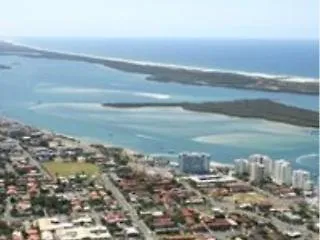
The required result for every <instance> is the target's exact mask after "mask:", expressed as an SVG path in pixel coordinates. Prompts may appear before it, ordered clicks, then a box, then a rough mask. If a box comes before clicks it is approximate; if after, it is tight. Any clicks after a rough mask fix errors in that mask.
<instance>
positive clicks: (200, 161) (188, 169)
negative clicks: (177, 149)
mask: <svg viewBox="0 0 320 240" xmlns="http://www.w3.org/2000/svg"><path fill="white" fill-rule="evenodd" d="M179 160H180V170H181V171H182V172H185V173H192V174H205V173H208V172H209V171H210V155H208V154H206V153H195V152H192V153H189V152H186V153H180V154H179Z"/></svg>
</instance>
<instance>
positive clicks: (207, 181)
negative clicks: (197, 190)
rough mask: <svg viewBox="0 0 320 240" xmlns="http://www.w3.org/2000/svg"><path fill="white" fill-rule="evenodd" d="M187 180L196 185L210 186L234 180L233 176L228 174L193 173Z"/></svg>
mask: <svg viewBox="0 0 320 240" xmlns="http://www.w3.org/2000/svg"><path fill="white" fill-rule="evenodd" d="M189 180H190V181H191V182H193V183H194V184H195V185H196V186H197V187H210V186H215V185H217V184H224V183H231V182H235V181H236V179H235V178H234V177H231V176H228V175H193V176H190V177H189Z"/></svg>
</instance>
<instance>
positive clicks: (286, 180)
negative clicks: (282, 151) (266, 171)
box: [272, 159, 292, 186]
mask: <svg viewBox="0 0 320 240" xmlns="http://www.w3.org/2000/svg"><path fill="white" fill-rule="evenodd" d="M272 178H273V181H274V182H275V183H276V184H279V185H283V184H285V185H288V186H290V185H291V184H292V167H291V164H290V162H288V161H285V160H283V159H281V160H277V161H275V162H274V170H273V174H272Z"/></svg>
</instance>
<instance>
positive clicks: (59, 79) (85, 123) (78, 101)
mask: <svg viewBox="0 0 320 240" xmlns="http://www.w3.org/2000/svg"><path fill="white" fill-rule="evenodd" d="M12 62H18V63H19V64H17V65H15V66H14V67H13V69H11V70H8V71H0V86H1V88H0V101H1V102H0V111H1V112H2V114H4V115H6V116H9V117H13V118H15V119H19V120H22V121H24V122H26V123H29V124H32V125H34V126H37V127H41V128H47V129H51V130H54V131H57V132H61V133H65V134H70V135H73V136H78V137H82V138H85V139H89V140H92V141H103V142H106V143H113V144H116V145H119V146H124V147H128V148H131V149H134V150H138V151H143V152H146V153H167V152H169V151H172V150H173V151H175V152H180V151H204V152H209V153H211V154H212V156H213V160H216V161H221V162H226V163H230V162H232V161H233V159H234V158H238V157H246V156H248V155H250V154H252V153H257V152H258V153H264V154H268V155H270V156H271V157H273V158H285V159H288V160H290V161H292V163H293V166H294V167H295V168H298V167H302V168H305V169H308V170H310V171H313V172H314V173H316V171H317V168H315V166H318V165H319V161H318V157H317V155H314V154H318V136H317V135H316V134H311V133H310V132H311V130H310V129H306V128H300V127H293V126H289V125H285V124H280V123H271V122H267V121H263V120H253V119H239V118H230V117H226V116H221V115H214V114H199V113H191V112H187V111H182V110H181V109H179V108H172V109H153V108H147V109H131V110H117V109H109V108H102V107H101V105H100V103H103V102H119V101H121V102H137V101H141V102H145V101H182V100H188V101H204V100H230V99H239V98H269V99H273V100H277V101H280V102H283V103H286V104H291V105H295V106H300V107H305V108H310V109H317V108H318V101H317V100H318V97H316V96H306V95H297V94H284V93H266V92H258V91H247V90H233V89H223V88H208V87H196V86H183V85H178V84H163V83H156V82H149V81H146V80H145V79H144V78H145V76H141V75H136V74H127V73H122V72H118V71H115V70H110V69H107V68H103V67H101V66H96V65H90V64H85V63H74V62H67V61H53V60H41V59H32V60H31V59H22V58H18V57H0V63H3V64H8V63H12ZM312 154H313V155H312Z"/></svg>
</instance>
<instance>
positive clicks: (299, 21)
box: [0, 0, 319, 39]
mask: <svg viewBox="0 0 320 240" xmlns="http://www.w3.org/2000/svg"><path fill="white" fill-rule="evenodd" d="M318 8H319V5H318V0H0V36H1V35H2V36H92V37H96V36H103V37H213V38H214V37H222V38H229V37H231V38H307V39H309V38H318V23H317V22H318V14H319V13H318Z"/></svg>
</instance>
